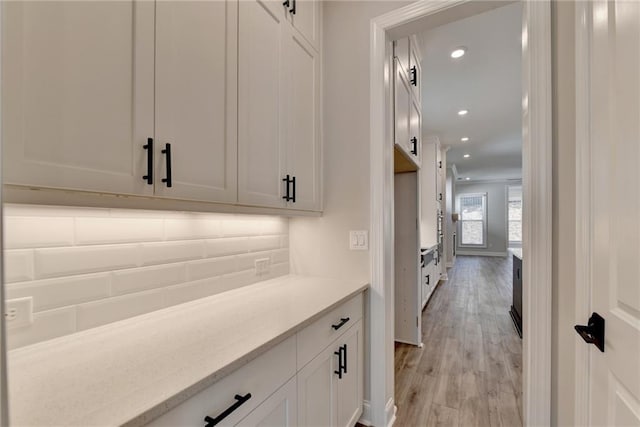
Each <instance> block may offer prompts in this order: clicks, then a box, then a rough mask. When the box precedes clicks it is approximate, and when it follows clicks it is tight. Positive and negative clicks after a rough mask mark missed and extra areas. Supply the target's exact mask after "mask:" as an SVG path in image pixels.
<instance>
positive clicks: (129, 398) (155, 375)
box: [8, 275, 368, 426]
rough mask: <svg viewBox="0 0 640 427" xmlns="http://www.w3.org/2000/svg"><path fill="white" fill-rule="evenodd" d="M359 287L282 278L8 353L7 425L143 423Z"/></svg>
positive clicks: (358, 284) (359, 284)
mask: <svg viewBox="0 0 640 427" xmlns="http://www.w3.org/2000/svg"><path fill="white" fill-rule="evenodd" d="M367 287H368V285H367V284H365V283H362V282H354V281H346V280H334V279H322V278H314V277H303V276H293V275H290V276H284V277H279V278H276V279H272V280H268V281H265V282H260V283H257V284H255V285H251V286H246V287H243V288H240V289H236V290H233V291H229V292H225V293H222V294H218V295H214V296H211V297H207V298H204V299H201V300H197V301H192V302H189V303H186V304H181V305H178V306H173V307H170V308H166V309H163V310H160V311H156V312H154V313H149V314H145V315H142V316H138V317H135V318H132V319H128V320H123V321H120V322H116V323H112V324H110V325H105V326H102V327H99V328H95V329H91V330H87V331H83V332H79V333H76V334H73V335H68V336H65V337H61V338H57V339H54V340H50V341H46V342H43V343H39V344H34V345H31V346H28V347H23V348H19V349H16V350H13V351H10V352H9V354H8V364H9V401H10V403H9V409H10V418H11V424H12V425H20V426H33V425H40V426H42V425H46V426H51V425H65V426H90V425H128V426H139V425H143V424H145V423H146V422H148V421H150V420H152V419H154V418H156V417H158V416H160V415H161V414H163V413H165V412H167V411H168V410H170V409H172V408H174V407H175V406H177V405H179V404H180V403H182V402H183V401H185V400H187V399H188V398H190V397H191V396H193V395H195V394H196V393H198V392H199V391H201V390H203V389H205V388H206V387H208V386H210V385H211V384H213V383H214V382H216V381H218V380H219V379H220V378H222V377H224V376H226V375H228V374H229V373H231V372H233V371H234V370H236V369H237V368H239V367H240V366H242V365H244V364H246V363H248V362H249V361H250V360H252V359H254V358H255V357H257V356H258V355H259V354H261V353H262V352H264V351H266V350H267V349H269V348H272V347H274V346H275V345H277V344H278V343H280V342H282V341H283V340H285V339H286V338H287V337H290V336H291V335H293V334H294V333H296V332H297V331H299V330H300V329H302V328H304V327H305V326H307V325H308V324H310V323H311V322H313V321H314V320H316V319H317V318H319V317H320V316H321V315H323V314H324V313H326V312H327V311H329V310H330V309H332V308H334V307H335V306H337V305H338V304H340V303H341V302H343V301H345V300H347V299H348V298H350V297H352V296H354V295H356V294H358V293H360V292H362V291H364V290H365V289H367Z"/></svg>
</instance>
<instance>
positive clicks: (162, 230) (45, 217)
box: [4, 205, 289, 349]
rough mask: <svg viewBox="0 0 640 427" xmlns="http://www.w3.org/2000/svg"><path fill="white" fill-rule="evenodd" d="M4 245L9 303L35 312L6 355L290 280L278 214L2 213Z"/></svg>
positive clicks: (19, 209) (14, 332)
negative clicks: (20, 301) (19, 301)
mask: <svg viewBox="0 0 640 427" xmlns="http://www.w3.org/2000/svg"><path fill="white" fill-rule="evenodd" d="M4 247H5V252H4V257H5V258H4V259H5V289H6V294H5V297H6V298H7V299H13V298H21V297H29V296H30V297H33V307H34V316H33V324H32V325H31V326H27V327H22V328H14V329H9V330H8V345H9V348H10V349H11V348H17V347H21V346H24V345H28V344H32V343H36V342H39V341H44V340H47V339H51V338H55V337H58V336H62V335H67V334H71V333H74V332H77V331H81V330H85V329H88V328H93V327H96V326H100V325H104V324H107V323H111V322H115V321H118V320H123V319H127V318H129V317H133V316H137V315H140V314H144V313H148V312H150V311H154V310H158V309H161V308H164V307H168V306H172V305H176V304H180V303H183V302H187V301H191V300H194V299H199V298H204V297H207V296H210V295H214V294H216V293H220V292H224V291H227V290H230V289H235V288H238V287H242V286H246V285H249V284H252V283H255V282H258V281H262V280H267V279H271V278H274V277H278V276H282V275H286V274H289V249H288V247H289V222H288V219H286V218H281V217H275V216H251V215H231V214H204V213H203V214H200V213H182V212H159V211H140V210H125V209H95V208H75V207H49V206H29V205H5V207H4ZM262 258H268V259H269V260H270V264H271V265H270V271H269V273H268V274H265V275H262V276H257V275H256V273H255V260H257V259H262Z"/></svg>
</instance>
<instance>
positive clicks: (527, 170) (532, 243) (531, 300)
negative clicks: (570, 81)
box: [369, 0, 552, 426]
mask: <svg viewBox="0 0 640 427" xmlns="http://www.w3.org/2000/svg"><path fill="white" fill-rule="evenodd" d="M482 3H483V2H467V1H465V0H425V1H418V2H415V3H412V4H409V5H407V6H406V7H403V8H401V9H397V10H395V11H391V12H389V13H387V14H385V15H382V16H379V17H377V18H374V19H372V20H371V25H370V31H371V39H370V76H369V85H370V86H369V88H370V119H369V125H370V133H369V135H370V139H371V141H370V144H371V145H370V162H371V164H370V168H369V173H370V192H371V197H370V208H371V212H370V215H371V216H370V220H371V240H370V244H371V251H370V256H371V258H370V266H371V267H370V268H371V290H370V292H369V295H370V319H371V325H370V331H375V333H371V334H370V337H369V342H370V348H369V354H370V355H371V365H370V382H369V384H370V405H371V410H370V413H371V417H370V419H371V421H372V423H373V424H374V425H387V421H388V419H387V414H386V412H387V411H386V407H387V406H386V405H387V398H386V397H385V394H386V390H393V388H394V387H393V366H394V363H393V318H394V315H393V286H392V284H393V267H394V265H393V237H394V236H393V167H392V165H393V152H392V149H393V147H392V144H390V143H388V141H393V139H392V138H391V135H390V127H391V125H392V122H391V120H390V119H389V109H388V108H387V105H389V104H386V103H385V102H388V101H389V96H388V91H389V88H390V86H391V85H390V76H391V73H390V70H389V68H388V63H387V64H385V62H386V60H387V58H386V56H387V40H386V37H387V32H388V31H393V30H397V29H398V28H399V27H402V26H403V25H404V24H409V23H411V24H412V25H413V24H416V23H417V22H418V21H419V20H420V19H422V18H425V17H427V16H429V15H434V14H436V13H438V12H443V11H445V10H447V13H446V14H447V15H448V16H453V15H455V13H454V12H455V11H453V10H452V9H453V8H454V7H457V6H462V7H463V8H464V11H466V12H468V11H469V10H471V9H474V8H478V7H481V6H484V5H483V4H482ZM460 10H462V9H460ZM523 10H524V13H523V85H522V87H523V107H526V110H524V111H523V154H524V160H525V161H524V162H523V172H524V174H523V177H524V182H525V183H526V185H523V193H524V195H523V198H524V202H525V209H524V225H525V227H524V229H523V239H524V241H525V245H524V248H523V249H524V255H525V258H526V260H527V262H525V263H524V277H523V279H524V282H525V286H524V289H525V294H524V301H523V302H524V313H523V314H524V317H525V318H524V364H523V371H524V378H523V380H524V382H523V394H524V395H523V401H524V408H523V419H524V424H525V425H531V426H534V425H535V426H543V425H549V424H550V423H551V261H552V258H551V233H552V228H551V227H552V222H551V207H552V205H551V202H552V199H551V190H552V181H551V179H552V174H551V172H552V169H551V167H552V150H551V108H552V104H551V53H552V52H551V4H550V0H526V1H525V2H524V8H523ZM461 13H462V12H461ZM444 15H445V14H443V15H442V16H444ZM432 22H433V21H432ZM441 23H442V22H441ZM385 67H386V68H385ZM525 101H526V102H525ZM533 141H535V143H533ZM529 283H535V286H527V285H526V284H529ZM388 325H391V332H389V329H388V327H387V326H388ZM389 382H391V384H389ZM391 393H392V391H391Z"/></svg>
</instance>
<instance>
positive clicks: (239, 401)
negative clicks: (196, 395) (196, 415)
mask: <svg viewBox="0 0 640 427" xmlns="http://www.w3.org/2000/svg"><path fill="white" fill-rule="evenodd" d="M234 399H236V402H235V403H234V404H233V405H231V406H229V407H228V408H227V409H225V410H224V412H223V413H221V414H220V415H218V416H217V417H215V418H211V417H209V416H206V417H204V421H205V422H206V423H207V424H205V427H213V426H215V425H217V424H219V423H220V421H222V420H224V419H225V418H227V417H228V416H229V415H231V413H232V412H233V411H235V410H236V409H238V408H239V407H241V406H242V405H243V404H244V402H246V401H247V400H249V399H251V393H247V394H245V395H244V396H240V395H239V394H236V395H235V396H234Z"/></svg>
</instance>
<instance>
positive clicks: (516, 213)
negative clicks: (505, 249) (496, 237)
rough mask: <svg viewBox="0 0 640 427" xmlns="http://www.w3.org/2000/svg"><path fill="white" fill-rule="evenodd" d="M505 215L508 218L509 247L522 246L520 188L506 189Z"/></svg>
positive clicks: (511, 187)
mask: <svg viewBox="0 0 640 427" xmlns="http://www.w3.org/2000/svg"><path fill="white" fill-rule="evenodd" d="M507 213H508V218H509V221H508V222H509V223H508V230H509V246H520V245H522V187H521V186H519V185H518V186H509V187H508V189H507Z"/></svg>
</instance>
